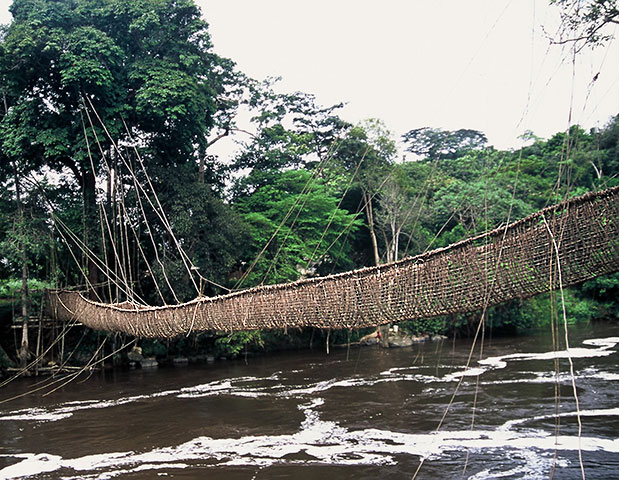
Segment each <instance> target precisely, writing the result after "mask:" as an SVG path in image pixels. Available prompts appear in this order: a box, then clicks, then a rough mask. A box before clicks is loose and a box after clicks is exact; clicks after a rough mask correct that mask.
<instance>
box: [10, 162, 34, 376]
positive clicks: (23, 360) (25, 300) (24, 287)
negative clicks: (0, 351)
mask: <svg viewBox="0 0 619 480" xmlns="http://www.w3.org/2000/svg"><path fill="white" fill-rule="evenodd" d="M13 172H14V174H15V200H16V202H17V222H18V224H19V235H20V238H19V249H20V251H21V262H22V267H21V320H22V330H21V345H20V347H19V352H18V353H17V357H18V358H19V366H20V367H21V368H25V366H26V365H27V363H28V360H29V358H30V348H29V345H28V319H29V317H30V295H29V292H28V255H27V252H26V244H25V242H24V238H23V235H24V234H25V232H24V220H25V218H24V206H23V204H22V198H21V184H20V183H19V172H18V171H17V165H15V166H14V170H13Z"/></svg>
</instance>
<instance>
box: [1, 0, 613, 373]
mask: <svg viewBox="0 0 619 480" xmlns="http://www.w3.org/2000/svg"><path fill="white" fill-rule="evenodd" d="M559 3H565V2H559ZM11 13H12V15H13V22H12V23H11V24H10V25H8V26H5V27H2V29H0V93H1V95H2V105H0V171H1V176H0V180H1V181H2V188H1V189H0V204H1V207H2V208H0V212H1V213H0V297H3V298H4V299H5V301H4V302H3V303H4V307H3V308H4V315H3V316H2V317H1V321H0V322H1V323H0V329H1V330H2V336H1V338H2V341H1V342H0V347H1V348H0V357H1V356H4V357H6V356H8V357H11V359H13V360H18V359H19V360H21V362H22V363H24V362H25V361H26V359H27V358H28V357H29V356H30V355H31V353H30V347H29V341H28V335H29V334H28V332H27V331H26V332H25V333H24V335H25V337H24V336H23V335H22V338H21V339H18V340H15V339H14V338H17V337H14V336H13V335H12V334H11V333H10V325H11V323H12V318H14V317H17V318H21V319H23V320H24V325H26V323H27V322H25V319H27V318H28V317H29V316H32V315H36V313H37V311H38V310H37V309H38V308H39V306H40V302H41V301H42V297H41V295H40V292H41V291H42V289H43V288H44V287H57V288H64V287H75V286H79V285H82V286H84V288H86V289H88V290H89V291H90V294H91V295H92V296H93V298H99V299H101V300H102V301H109V302H120V301H125V300H136V299H139V300H140V301H143V302H144V303H148V304H159V305H161V304H172V303H178V302H184V301H187V300H190V299H192V298H194V297H196V296H197V295H220V294H225V293H227V292H229V291H234V290H238V289H242V288H247V287H251V286H255V285H260V284H271V283H280V282H289V281H294V280H297V279H299V278H302V277H307V276H316V275H328V274H330V273H336V272H341V271H345V270H350V269H354V268H359V267H362V266H368V265H375V264H380V263H385V262H391V261H395V260H397V259H400V258H403V257H405V256H409V255H416V254H419V253H422V252H425V251H427V250H429V249H433V248H438V247H443V246H446V245H449V244H451V243H453V242H456V241H458V240H461V239H463V238H465V237H468V236H471V235H475V234H477V233H481V232H484V231H486V230H488V229H491V228H495V227H497V226H499V225H501V224H505V223H507V222H511V221H515V220H517V219H519V218H522V217H523V216H526V215H527V214H530V213H532V212H534V211H536V210H538V209H540V208H543V207H544V206H546V205H549V204H552V203H556V202H558V201H561V200H562V199H564V198H567V197H569V196H574V195H579V194H582V193H584V192H586V191H590V190H600V189H604V188H608V187H611V186H614V185H617V184H618V183H619V179H618V178H617V174H618V173H619V148H618V145H619V116H617V117H614V118H612V119H609V122H608V124H607V125H605V126H604V127H601V128H594V129H591V130H589V131H586V130H584V129H583V128H581V127H579V126H572V127H571V128H570V129H569V130H568V131H565V132H559V133H557V134H555V135H554V136H553V137H552V138H550V139H542V138H538V137H536V136H535V135H534V133H533V132H526V133H525V134H524V135H523V137H522V145H523V146H522V147H521V148H518V149H514V150H510V151H502V150H498V149H495V148H493V147H492V146H491V145H489V144H488V141H487V138H486V136H485V135H484V134H483V132H479V131H476V130H471V129H461V130H456V131H446V130H442V129H438V128H432V127H423V128H414V129H411V130H410V131H408V132H407V133H405V134H404V135H403V136H402V137H401V138H395V137H394V136H393V134H392V133H391V132H389V130H388V129H387V128H386V126H385V125H384V123H383V122H381V121H380V120H378V119H369V120H367V121H365V122H362V123H361V124H358V125H353V124H350V123H349V122H347V121H345V120H344V119H343V118H342V117H341V116H340V114H339V110H340V109H341V107H342V105H341V104H339V105H331V106H323V105H319V104H318V103H317V102H316V99H315V98H314V96H313V95H311V94H308V93H303V92H294V93H287V94H282V93H279V92H278V90H277V88H276V85H275V84H274V83H275V81H274V80H267V81H263V82H258V81H256V80H254V79H251V78H249V77H248V76H246V75H244V74H243V73H242V72H240V71H239V70H238V69H237V68H236V66H235V65H234V63H233V61H231V60H229V59H226V58H222V57H221V56H219V55H217V54H216V53H215V52H214V51H213V47H212V44H211V41H210V37H209V33H208V26H207V23H206V22H205V20H203V19H202V17H201V12H200V10H199V9H198V7H196V5H195V4H194V3H193V2H192V1H191V0H175V1H171V0H148V1H146V0H144V1H135V0H131V1H129V0H72V1H69V2H57V1H52V0H14V2H13V4H12V6H11ZM207 13H208V12H207ZM615 18H616V17H615ZM594 20H596V19H592V20H591V21H594ZM580 25H582V22H581V24H580ZM591 28H593V27H591ZM588 31H589V30H588ZM592 32H593V33H590V35H596V36H595V40H596V41H602V40H603V38H602V37H601V36H600V35H598V34H597V32H598V30H595V31H592ZM241 112H244V113H245V114H246V113H249V115H250V117H251V120H250V122H249V123H250V127H247V126H245V125H240V124H239V122H238V120H237V117H239V116H240V115H241ZM229 136H233V137H234V138H235V139H237V142H238V148H237V149H236V153H234V154H233V155H232V156H231V158H219V157H218V156H217V155H215V154H213V153H212V151H213V146H214V145H215V144H216V143H217V142H219V141H221V140H222V139H223V138H225V137H229ZM618 280H619V278H618V277H617V276H613V277H608V278H603V279H598V280H595V281H592V282H588V283H587V284H586V285H584V286H583V287H581V288H579V289H576V290H574V291H572V292H571V293H570V295H569V296H568V303H569V306H570V309H571V314H572V318H583V319H584V318H593V317H600V318H602V317H607V318H616V314H617V310H616V305H615V303H614V302H613V299H614V297H615V295H616V293H617V285H619V281H618ZM551 301H552V300H551V299H550V298H537V299H532V300H530V301H528V302H527V303H525V304H524V305H520V304H518V305H516V304H509V305H503V306H500V307H496V308H495V309H493V310H492V311H491V312H489V324H490V325H493V326H494V328H499V327H502V328H504V329H516V328H523V327H529V326H534V325H536V324H537V323H538V322H539V321H540V318H546V316H547V315H546V316H544V314H542V311H543V310H544V309H545V308H546V307H548V305H549V302H551ZM548 310H549V307H548ZM548 310H547V311H548ZM474 318H475V317H474V316H459V317H457V318H450V319H442V318H441V319H428V320H422V321H418V322H405V323H404V324H403V328H405V329H408V330H409V331H413V332H433V333H438V332H444V331H447V330H450V329H452V330H453V331H457V332H465V331H466V330H467V328H469V325H471V324H472V323H473V322H474V321H475V320H474ZM363 333H365V332H355V335H361V334H363ZM30 335H31V334H30ZM92 335H94V334H92ZM314 335H315V332H270V333H266V332H254V333H241V334H235V335H234V336H226V335H218V334H204V335H195V336H194V337H192V338H191V339H183V340H179V341H178V342H176V343H175V344H174V345H172V346H170V345H169V344H168V345H166V346H165V349H164V348H163V347H162V344H160V343H158V342H150V343H147V344H145V348H149V349H152V351H153V352H154V353H160V354H161V353H162V352H164V351H166V352H169V351H172V352H185V351H187V349H191V348H193V349H203V350H204V349H206V350H208V349H218V350H219V351H221V352H228V353H232V354H236V353H238V352H240V351H241V349H242V348H246V347H247V345H248V344H254V345H259V346H261V347H267V348H270V347H277V346H282V345H290V344H295V345H297V344H304V345H307V344H308V342H310V343H311V342H312V339H313V338H314ZM319 335H324V332H320V333H319ZM339 335H340V337H342V336H346V335H348V337H347V338H348V339H349V338H350V332H348V333H346V332H340V334H339ZM340 339H341V338H340ZM332 340H333V341H336V342H337V341H338V336H337V335H333V337H332ZM30 343H32V342H30ZM170 349H171V350H170ZM2 361H3V360H2V359H0V362H2ZM7 363H8V360H7V359H6V358H5V359H4V364H7ZM0 364H1V363H0Z"/></svg>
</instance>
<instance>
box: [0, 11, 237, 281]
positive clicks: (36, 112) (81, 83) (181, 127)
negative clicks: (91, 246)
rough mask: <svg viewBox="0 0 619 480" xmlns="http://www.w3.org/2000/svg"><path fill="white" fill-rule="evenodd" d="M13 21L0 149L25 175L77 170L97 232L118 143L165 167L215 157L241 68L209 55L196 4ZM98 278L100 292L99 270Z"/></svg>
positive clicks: (0, 61) (3, 74)
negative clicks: (101, 179) (226, 97)
mask: <svg viewBox="0 0 619 480" xmlns="http://www.w3.org/2000/svg"><path fill="white" fill-rule="evenodd" d="M11 13H12V14H13V18H14V20H13V22H12V23H11V24H10V25H9V27H8V29H7V30H6V32H5V34H4V36H3V37H2V41H1V43H0V79H1V80H2V82H1V85H2V86H1V87H0V88H1V89H2V91H1V94H2V97H3V102H4V106H5V108H4V110H3V111H2V112H1V113H0V149H1V150H2V152H3V154H4V155H5V156H6V157H7V158H8V159H10V160H11V161H13V162H18V163H19V164H20V168H21V170H23V171H24V172H25V173H26V174H27V173H28V172H31V171H37V170H39V169H41V168H42V167H44V166H45V167H47V168H49V169H51V170H53V171H56V172H59V173H64V172H67V171H68V172H70V174H71V176H72V181H73V182H74V184H75V185H76V186H77V187H78V188H80V190H81V191H82V195H83V203H84V215H85V224H86V225H87V226H88V227H89V230H90V231H93V232H95V231H97V230H96V227H95V225H96V224H97V212H96V197H97V194H96V183H97V177H98V176H101V175H107V174H108V173H109V172H110V170H109V169H108V168H107V167H104V164H103V163H101V156H105V157H106V158H107V160H108V161H112V159H113V158H114V157H115V155H116V152H115V150H114V147H113V142H117V143H124V144H130V145H135V146H137V147H139V148H140V150H141V152H142V155H143V156H144V158H145V160H146V161H147V162H155V163H158V164H162V165H167V166H175V165H179V164H182V163H185V162H187V161H190V160H194V161H195V160H197V159H196V156H200V155H201V154H204V153H205V149H206V146H207V144H208V142H207V136H208V133H209V131H210V129H211V127H212V126H213V124H214V116H215V115H216V113H217V108H218V104H217V97H218V95H220V94H221V95H223V94H224V92H225V82H226V80H225V79H226V78H229V76H227V75H226V74H225V72H227V71H229V70H230V69H231V64H230V63H229V62H227V61H224V60H222V59H220V58H219V57H218V56H216V55H215V54H213V53H212V52H211V43H210V39H209V35H208V31H207V24H206V23H205V22H204V21H203V20H202V19H201V18H200V10H199V9H198V7H197V6H196V5H195V4H194V3H193V1H192V0H72V1H66V2H65V1H62V2H61V1H55V0H15V1H14V3H13V5H12V6H11ZM226 108H227V107H226ZM123 121H124V122H125V124H126V125H127V126H128V128H127V129H126V128H125V124H123ZM103 126H105V127H106V128H107V129H108V131H109V136H108V135H107V134H106V133H105V132H104V131H103ZM110 137H111V138H110ZM112 139H113V140H112ZM97 144H99V145H100V153H101V155H96V156H95V158H94V159H93V158H92V157H91V156H90V155H89V146H90V148H91V149H92V150H94V151H95V153H98V152H97V150H98V149H97V148H96V147H95V145H97ZM97 158H98V159H99V160H97ZM88 233H89V231H88V230H87V231H86V232H85V233H84V234H85V240H86V242H87V243H92V242H93V238H89V235H88ZM93 236H94V235H92V234H91V237H93ZM88 270H89V274H90V275H91V282H92V283H96V282H97V278H96V272H97V269H96V267H95V265H94V264H92V262H91V263H90V264H89V268H88Z"/></svg>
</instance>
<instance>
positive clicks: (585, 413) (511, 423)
mask: <svg viewBox="0 0 619 480" xmlns="http://www.w3.org/2000/svg"><path fill="white" fill-rule="evenodd" d="M577 415H579V412H575V411H572V412H560V413H559V414H558V415H555V414H548V415H536V416H534V417H528V418H518V419H515V420H508V421H507V422H505V423H504V424H503V425H501V426H500V427H499V430H500V431H509V430H511V429H512V428H513V427H515V426H516V425H522V424H524V423H528V422H535V421H539V420H548V419H554V418H557V417H575V416H577ZM580 416H581V417H606V416H609V417H616V416H619V407H617V408H597V409H591V410H581V411H580Z"/></svg>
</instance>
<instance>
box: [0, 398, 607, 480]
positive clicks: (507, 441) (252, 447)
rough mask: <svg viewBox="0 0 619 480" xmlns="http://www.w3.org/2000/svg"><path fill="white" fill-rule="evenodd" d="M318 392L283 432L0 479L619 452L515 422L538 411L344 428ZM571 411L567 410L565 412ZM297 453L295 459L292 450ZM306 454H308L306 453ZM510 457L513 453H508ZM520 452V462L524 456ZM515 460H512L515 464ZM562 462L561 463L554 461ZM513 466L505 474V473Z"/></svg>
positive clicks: (543, 459) (100, 458) (521, 468)
mask: <svg viewBox="0 0 619 480" xmlns="http://www.w3.org/2000/svg"><path fill="white" fill-rule="evenodd" d="M323 404H324V399H322V398H314V399H312V400H311V401H309V402H307V403H303V404H300V405H298V408H299V410H301V411H302V412H303V413H304V416H305V419H304V420H303V422H302V423H301V425H300V428H299V430H298V431H297V432H294V433H290V434H281V435H248V436H244V437H241V438H212V437H206V436H203V437H197V438H194V439H192V440H190V441H188V442H185V443H182V444H180V445H177V446H171V447H162V448H155V449H152V450H150V451H146V452H141V453H136V452H132V451H128V452H114V453H102V454H96V455H86V456H83V457H78V458H73V459H63V458H61V457H59V456H55V455H48V454H21V455H20V456H18V455H15V456H14V458H21V459H22V460H21V461H20V462H18V463H17V464H14V465H11V466H9V467H5V468H4V469H2V470H0V479H3V480H9V479H18V478H26V477H29V476H33V475H38V474H42V473H49V472H53V471H57V470H61V469H63V470H69V471H72V472H75V475H74V476H70V477H67V479H77V478H89V479H96V480H104V479H109V478H113V477H115V476H119V475H124V474H129V473H132V472H137V471H140V470H157V469H163V468H186V467H187V466H188V465H189V462H197V463H192V464H193V465H194V466H196V467H203V468H208V467H209V466H224V465H227V466H231V465H236V466H257V467H267V466H270V465H275V464H312V463H314V464H330V465H392V464H395V463H396V458H395V457H396V455H413V456H418V457H425V458H432V459H440V457H441V455H442V454H443V453H445V452H457V453H461V452H462V451H463V450H464V449H468V450H469V451H470V452H474V453H477V452H481V453H484V452H493V454H494V453H498V452H500V454H502V455H508V456H510V459H511V461H510V462H509V466H508V467H507V466H506V467H505V468H507V470H501V467H500V465H499V466H497V467H493V468H492V469H489V470H485V471H484V472H480V473H477V474H476V475H475V476H473V477H471V478H475V479H487V478H500V477H501V476H507V475H508V474H509V475H514V474H522V475H524V476H526V477H527V478H538V477H537V475H541V474H544V473H545V474H547V473H548V471H549V468H550V467H549V463H548V458H549V456H551V454H552V453H554V451H555V449H557V450H559V451H575V450H578V449H579V448H580V449H582V450H583V451H603V452H609V453H613V454H614V453H619V439H614V440H613V439H602V438H595V437H582V438H581V439H580V441H579V439H578V438H577V437H574V436H565V435H563V436H558V437H555V436H554V435H553V434H552V433H550V432H544V431H542V430H532V429H527V430H525V431H515V430H514V429H513V427H514V426H515V425H517V424H522V423H525V422H527V421H531V420H535V419H536V418H540V419H541V418H546V416H540V417H533V418H527V419H521V420H519V421H512V422H511V423H510V422H508V423H506V424H504V425H503V426H502V427H500V428H498V429H495V430H473V431H471V430H462V431H441V432H438V433H437V432H432V433H419V434H413V433H403V432H392V431H389V430H380V429H376V428H369V429H362V430H349V429H347V428H344V427H342V426H341V425H339V424H338V423H337V422H332V421H324V420H322V419H321V418H320V415H319V412H318V411H317V409H318V408H319V407H320V406H322V405H323ZM582 414H583V415H585V416H587V415H589V416H593V415H619V408H616V409H607V410H586V411H584V412H582ZM565 415H569V414H565ZM298 454H302V457H301V458H295V455H298ZM308 457H309V458H308ZM514 459H516V460H514ZM522 459H524V460H525V461H524V463H523V462H522ZM514 463H516V465H514ZM560 465H561V464H560ZM510 472H511V473H510Z"/></svg>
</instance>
